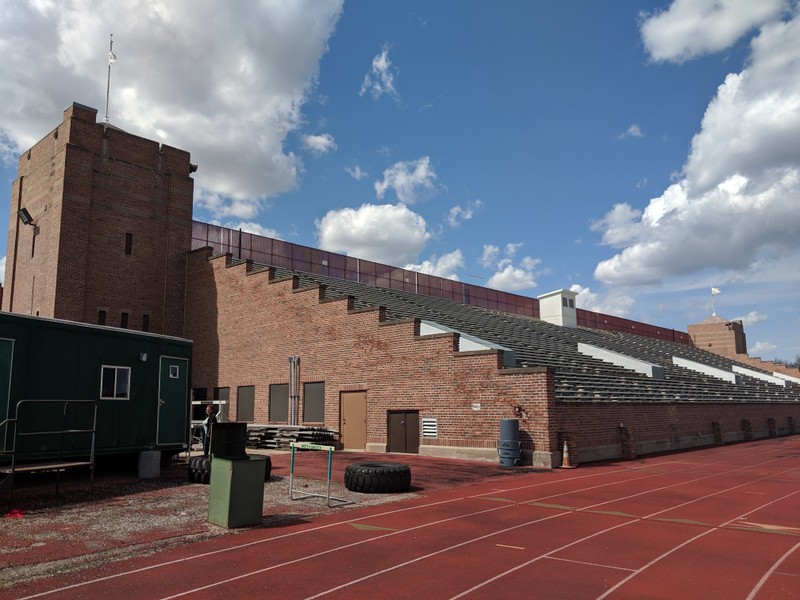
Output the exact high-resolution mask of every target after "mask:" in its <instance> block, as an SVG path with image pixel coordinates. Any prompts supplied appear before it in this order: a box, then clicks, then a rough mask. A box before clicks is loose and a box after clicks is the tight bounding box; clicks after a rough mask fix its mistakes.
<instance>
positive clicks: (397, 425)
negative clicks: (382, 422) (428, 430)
mask: <svg viewBox="0 0 800 600" xmlns="http://www.w3.org/2000/svg"><path fill="white" fill-rule="evenodd" d="M386 451H387V452H405V453H409V454H419V412H418V411H396V410H390V411H389V415H388V423H387V440H386Z"/></svg>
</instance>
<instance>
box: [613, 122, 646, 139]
mask: <svg viewBox="0 0 800 600" xmlns="http://www.w3.org/2000/svg"><path fill="white" fill-rule="evenodd" d="M629 137H637V138H640V137H644V134H643V133H642V130H641V128H640V127H639V126H638V125H637V124H636V123H634V124H633V125H631V126H630V127H628V129H626V130H625V131H623V132H622V133H620V134H619V135H617V139H619V140H624V139H625V138H629Z"/></svg>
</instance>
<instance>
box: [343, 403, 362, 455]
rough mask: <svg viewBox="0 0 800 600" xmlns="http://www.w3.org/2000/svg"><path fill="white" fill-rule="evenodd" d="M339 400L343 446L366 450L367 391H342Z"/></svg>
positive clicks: (344, 447) (350, 448)
mask: <svg viewBox="0 0 800 600" xmlns="http://www.w3.org/2000/svg"><path fill="white" fill-rule="evenodd" d="M339 401H340V407H339V408H340V410H339V415H340V417H339V419H340V423H339V434H340V437H341V442H342V448H343V449H344V450H364V449H365V448H366V447H367V392H342V393H341V395H340V396H339Z"/></svg>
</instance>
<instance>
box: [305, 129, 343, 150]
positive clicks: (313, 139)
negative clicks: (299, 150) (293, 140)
mask: <svg viewBox="0 0 800 600" xmlns="http://www.w3.org/2000/svg"><path fill="white" fill-rule="evenodd" d="M303 148H305V149H306V150H311V152H313V153H314V154H316V155H321V154H327V153H328V152H330V151H331V150H336V140H334V139H333V136H332V135H331V134H330V133H321V134H319V135H304V136H303Z"/></svg>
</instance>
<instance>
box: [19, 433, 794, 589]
mask: <svg viewBox="0 0 800 600" xmlns="http://www.w3.org/2000/svg"><path fill="white" fill-rule="evenodd" d="M753 447H761V448H766V449H765V450H764V451H763V452H757V453H754V452H753V451H752V450H753ZM777 450H778V448H776V447H774V446H770V447H766V446H765V445H764V444H758V443H750V444H747V445H745V446H737V447H731V448H730V450H729V451H722V452H718V453H715V456H722V457H729V456H730V455H737V454H746V455H747V456H748V457H753V456H760V455H762V454H770V453H774V452H776V451H777ZM779 458H780V457H779ZM650 460H652V459H650ZM774 460H778V458H776V459H774ZM721 463H722V464H723V465H724V464H725V463H724V461H722V460H715V461H711V462H708V461H701V462H694V461H686V460H670V461H665V462H658V463H655V464H654V465H643V466H642V465H634V466H633V467H631V466H625V467H622V468H618V469H611V470H608V471H605V470H602V471H595V472H592V473H587V474H585V475H578V476H572V477H570V476H569V475H564V476H562V477H558V478H556V479H552V480H550V481H542V482H537V483H534V484H530V485H523V486H516V487H508V488H504V489H502V490H496V489H495V490H494V491H490V492H486V493H483V494H475V495H471V496H461V497H456V498H450V499H445V500H439V501H435V502H429V503H426V504H417V505H414V506H406V507H402V508H398V509H394V510H389V511H384V512H382V513H376V514H371V515H365V516H362V517H356V518H353V519H346V520H342V521H335V522H333V523H327V524H325V525H319V526H314V527H308V528H304V529H302V530H300V531H292V532H289V533H285V534H281V535H277V536H273V537H269V538H266V539H259V540H255V541H252V542H246V543H243V544H237V545H233V546H228V547H225V548H220V549H218V550H211V551H208V552H202V553H200V554H196V555H193V556H188V557H184V558H179V559H174V560H170V561H166V562H163V563H158V564H153V565H148V566H145V567H139V568H136V569H131V570H128V571H123V572H121V573H115V574H111V575H107V576H104V577H99V578H95V579H92V580H89V581H82V582H78V583H74V584H71V585H67V586H63V587H60V588H55V589H51V590H46V591H44V592H39V593H36V594H33V595H29V596H26V597H24V598H22V599H21V600H28V599H32V598H40V597H44V596H49V595H51V594H56V593H59V592H62V591H67V590H70V589H76V588H79V587H85V586H88V585H92V584H95V583H102V582H105V581H110V580H112V579H117V578H121V577H125V576H129V575H137V574H140V573H144V572H147V571H152V570H155V569H159V568H162V567H169V566H172V565H176V564H180V563H186V562H190V561H193V560H198V559H202V558H208V557H211V556H215V555H218V554H222V553H225V552H232V551H235V550H241V549H246V548H250V547H254V546H257V545H261V544H265V543H269V542H273V541H276V540H282V539H287V538H290V537H295V536H299V535H303V534H306V533H313V532H317V531H321V530H325V529H329V528H332V527H336V526H338V525H346V524H351V523H355V522H358V521H364V520H368V519H373V518H376V517H383V516H388V515H393V514H398V513H404V512H411V511H414V510H417V509H424V508H431V507H434V506H442V505H446V504H454V503H457V502H463V501H465V500H470V499H475V498H482V497H485V496H488V495H489V494H494V493H497V491H519V490H526V489H532V488H543V487H547V486H549V485H555V484H558V483H562V482H564V481H577V480H582V479H590V478H596V477H603V476H607V475H617V474H628V473H635V472H637V471H650V470H653V469H652V467H663V466H664V465H674V466H676V467H679V466H681V465H684V466H685V465H689V466H690V467H691V468H694V469H700V468H704V467H708V466H709V465H717V464H721ZM754 466H756V464H753V465H745V466H742V467H739V468H737V469H734V470H733V471H729V472H736V471H740V470H743V469H747V468H751V467H754ZM759 466H763V463H760V464H759ZM683 471H684V470H679V471H666V470H660V472H657V473H652V474H649V475H644V476H642V477H633V478H630V479H623V480H619V481H613V482H610V483H604V484H600V485H597V486H590V487H588V488H581V489H577V490H571V491H569V492H561V493H558V494H553V495H552V496H545V497H544V498H542V499H546V498H548V497H555V496H562V495H566V494H576V493H580V492H584V491H587V490H592V489H597V488H601V487H606V486H612V485H617V484H623V483H630V482H633V481H639V480H642V479H648V478H650V477H656V476H659V475H664V474H672V473H680V472H683ZM729 472H720V473H714V474H710V475H706V476H704V477H702V478H700V479H707V478H711V477H716V476H720V475H724V474H727V473H729ZM698 480H699V479H698ZM693 481H695V480H689V481H686V482H681V483H679V484H675V485H682V484H684V483H691V482H693ZM667 487H673V486H667ZM659 489H665V488H657V489H656V490H654V491H658V490H659ZM643 493H647V492H643ZM622 499H626V498H618V499H616V500H614V501H618V500H622ZM506 506H513V505H504V506H503V507H501V508H505V507H506ZM579 510H580V509H579ZM564 514H569V513H564ZM465 516H469V515H465ZM435 524H437V523H435V522H434V523H431V524H429V525H435ZM409 531H410V530H409ZM395 533H401V532H395ZM395 533H393V534H389V535H394V534H395ZM382 537H384V536H376V537H375V538H372V540H377V539H381V538H382ZM294 562H297V561H290V562H287V563H284V565H289V564H292V563H294ZM277 566H282V565H276V566H275V567H273V568H276V567H277Z"/></svg>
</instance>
